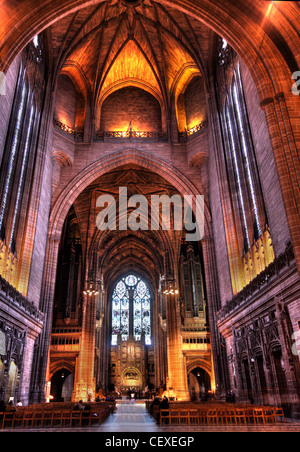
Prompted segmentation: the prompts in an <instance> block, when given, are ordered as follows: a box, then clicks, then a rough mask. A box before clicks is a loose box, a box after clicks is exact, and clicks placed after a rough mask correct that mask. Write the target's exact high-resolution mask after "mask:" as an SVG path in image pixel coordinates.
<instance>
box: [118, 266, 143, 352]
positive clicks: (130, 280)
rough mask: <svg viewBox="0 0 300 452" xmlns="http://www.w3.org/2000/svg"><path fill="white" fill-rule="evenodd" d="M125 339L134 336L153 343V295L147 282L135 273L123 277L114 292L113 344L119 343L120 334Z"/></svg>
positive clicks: (138, 339)
mask: <svg viewBox="0 0 300 452" xmlns="http://www.w3.org/2000/svg"><path fill="white" fill-rule="evenodd" d="M119 334H120V335H121V338H122V340H123V341H126V340H128V338H129V337H130V336H133V337H134V339H135V340H136V341H140V340H141V337H142V334H144V335H145V344H146V345H150V344H151V295H150V291H149V288H148V286H147V284H146V283H145V282H144V281H143V280H142V279H141V278H139V277H137V276H135V275H132V274H131V275H128V276H126V277H124V278H122V279H121V280H120V281H119V282H118V283H117V284H116V286H115V288H114V290H113V294H112V336H111V343H112V345H117V341H118V335H119Z"/></svg>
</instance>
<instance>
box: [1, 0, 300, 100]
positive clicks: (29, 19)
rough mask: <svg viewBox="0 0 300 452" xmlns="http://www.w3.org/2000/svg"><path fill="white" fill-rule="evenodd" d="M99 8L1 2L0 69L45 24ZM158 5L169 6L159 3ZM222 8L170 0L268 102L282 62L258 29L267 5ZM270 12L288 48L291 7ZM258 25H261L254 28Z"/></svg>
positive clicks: (78, 2) (78, 3) (73, 1)
mask: <svg viewBox="0 0 300 452" xmlns="http://www.w3.org/2000/svg"><path fill="white" fill-rule="evenodd" d="M99 3H100V2H99V1H97V0H87V1H83V0H69V1H68V2H64V3H61V2H59V0H54V1H49V0H44V1H42V2H40V4H39V6H38V7H37V6H36V4H35V3H34V1H33V0H23V1H22V2H19V4H18V9H17V10H16V9H15V10H14V9H13V8H11V6H10V5H9V2H8V1H6V2H4V3H3V5H2V13H3V15H2V17H3V19H2V21H1V28H0V29H1V33H0V62H1V69H2V70H4V71H6V70H7V69H8V67H9V65H10V64H11V62H12V61H13V60H14V58H15V57H16V56H17V55H18V53H19V52H20V51H21V50H22V49H23V48H24V47H25V46H26V44H27V43H28V42H29V41H30V40H31V39H32V38H33V37H34V36H35V35H36V34H38V33H40V32H41V31H42V30H44V29H45V28H47V27H48V26H49V25H50V24H52V23H55V22H56V21H57V20H59V19H61V18H63V17H65V16H67V15H68V14H70V13H72V12H75V11H78V10H80V9H82V8H84V7H86V6H91V5H97V4H99ZM162 3H169V2H168V1H167V0H162ZM226 3H227V4H226V5H225V6H227V8H226V7H224V5H223V4H221V3H220V2H218V1H217V0H215V1H213V2H210V1H208V0H205V1H204V2H201V1H200V0H196V1H193V2H192V1H190V0H175V1H173V2H172V6H174V7H175V8H178V9H180V10H182V11H184V12H186V13H187V14H189V15H192V16H193V17H195V18H196V19H198V20H200V21H201V22H204V23H205V24H206V25H207V26H208V27H210V28H211V29H213V30H214V31H215V32H217V33H218V34H220V35H221V36H223V37H224V38H225V39H226V40H227V41H228V43H229V44H230V45H231V46H232V47H233V48H234V49H235V50H236V51H237V53H239V54H240V55H243V58H244V60H245V62H246V64H247V66H248V67H249V69H250V71H251V72H252V75H253V77H254V79H255V81H256V83H257V85H260V89H259V90H258V91H259V93H260V94H261V95H262V98H265V97H268V95H267V93H268V90H270V89H271V87H274V91H275V93H276V92H280V91H281V88H280V75H279V74H278V71H279V72H280V73H282V70H281V66H282V63H283V61H284V60H283V58H282V56H281V54H280V52H279V50H278V48H277V47H276V46H275V45H274V44H273V43H272V41H271V39H270V38H269V37H268V36H267V35H266V34H265V33H264V29H263V27H264V26H265V25H266V24H265V22H267V21H268V13H269V11H268V6H269V5H262V3H261V2H259V1H255V2H252V3H251V11H249V9H248V5H247V3H248V2H246V0H244V1H243V2H240V3H239V4H236V2H234V1H227V2H226ZM274 8H275V9H276V14H277V16H276V22H275V20H274V22H275V24H276V25H275V26H274V25H273V28H274V29H275V30H276V29H277V28H279V27H278V26H280V24H281V21H282V20H283V21H284V22H285V25H286V26H288V27H289V30H288V37H289V42H290V43H292V41H293V37H294V38H295V35H296V30H295V29H293V24H295V22H294V21H295V19H296V16H297V11H296V7H294V8H293V7H292V6H290V7H289V10H288V15H287V17H286V16H285V15H284V14H282V12H281V11H280V8H279V7H278V6H276V5H274ZM289 19H290V20H289ZM258 23H260V25H259V26H258ZM268 25H269V24H268ZM265 28H266V27H265ZM298 58H299V57H298ZM270 94H271V92H270V91H269V95H270Z"/></svg>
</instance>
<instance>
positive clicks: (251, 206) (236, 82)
mask: <svg viewBox="0 0 300 452" xmlns="http://www.w3.org/2000/svg"><path fill="white" fill-rule="evenodd" d="M223 124H224V126H225V130H226V131H227V136H228V148H227V153H226V160H227V162H228V165H229V167H232V171H233V175H234V185H235V190H236V194H237V200H238V205H239V209H240V219H241V224H242V227H243V233H244V253H247V252H248V250H249V249H250V247H251V245H252V243H253V242H255V241H256V240H257V239H258V238H259V237H260V236H261V235H262V226H261V222H260V216H259V208H258V203H257V195H259V196H261V197H262V195H261V193H257V192H256V188H257V183H255V180H256V178H257V175H256V174H255V175H254V174H253V168H254V167H255V165H256V162H255V157H254V150H253V148H252V144H251V143H252V141H251V133H250V129H249V125H248V117H247V113H246V109H245V104H244V98H243V88H242V83H241V75H240V70H239V65H237V66H236V68H235V69H234V73H233V78H232V82H231V85H230V87H229V90H228V93H227V97H226V102H225V108H224V113H223ZM232 187H233V185H232Z"/></svg>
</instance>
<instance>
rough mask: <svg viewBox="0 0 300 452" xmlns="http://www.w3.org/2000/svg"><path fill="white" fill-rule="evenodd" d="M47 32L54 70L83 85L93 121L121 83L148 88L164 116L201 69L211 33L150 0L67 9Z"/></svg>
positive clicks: (108, 2)
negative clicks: (70, 12)
mask: <svg viewBox="0 0 300 452" xmlns="http://www.w3.org/2000/svg"><path fill="white" fill-rule="evenodd" d="M47 32H48V33H50V34H51V35H50V36H51V39H49V42H52V43H53V45H54V48H53V49H52V51H53V55H54V61H55V65H56V68H55V71H56V75H58V74H59V73H60V72H61V71H63V73H65V74H68V73H69V75H70V78H71V79H72V80H73V82H75V83H76V86H77V87H79V86H81V87H82V94H83V95H84V96H85V98H86V99H88V98H89V99H91V100H92V105H93V107H92V108H94V111H92V115H93V116H94V117H95V120H96V124H99V114H100V113H99V110H100V106H101V104H102V102H103V100H104V99H105V97H107V96H108V95H109V94H111V93H112V92H114V91H115V90H117V89H120V88H123V87H125V86H137V87H140V88H143V89H145V90H146V91H148V92H150V93H151V94H152V95H154V96H155V97H156V98H157V99H158V101H159V102H160V104H161V107H162V116H163V118H164V119H166V118H168V117H169V113H170V103H171V99H172V97H174V98H175V99H176V97H177V96H178V94H179V93H180V92H181V91H182V90H183V89H184V86H185V84H186V82H187V80H188V79H190V78H191V77H192V76H193V74H197V75H199V74H201V73H202V74H203V72H204V70H203V67H204V65H205V61H204V60H205V55H207V54H208V52H209V45H210V39H209V38H210V36H211V33H212V32H211V31H210V30H209V28H207V27H206V26H205V25H204V24H201V23H200V22H199V21H196V20H195V19H193V18H191V17H188V16H187V15H185V14H184V13H182V12H180V11H178V10H175V9H172V8H171V7H169V6H166V5H161V4H159V3H156V2H152V1H150V0H137V1H132V0H131V1H128V0H127V1H126V0H112V1H107V2H106V1H104V2H101V3H99V4H98V5H96V6H95V5H93V6H90V7H87V8H84V9H82V10H80V11H77V12H75V13H73V14H71V15H68V16H67V17H65V18H64V19H61V20H60V21H59V22H57V23H55V24H54V25H52V26H51V27H50V30H48V31H47ZM199 55H200V57H199ZM200 58H201V60H200ZM96 127H97V126H96Z"/></svg>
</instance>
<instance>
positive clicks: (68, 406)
mask: <svg viewBox="0 0 300 452" xmlns="http://www.w3.org/2000/svg"><path fill="white" fill-rule="evenodd" d="M89 405H90V410H83V409H80V410H76V409H74V406H75V404H74V403H64V402H61V403H59V402H58V403H45V404H34V405H29V406H27V407H17V409H16V410H15V411H11V410H8V411H4V412H0V428H1V429H11V428H18V429H26V428H36V427H45V428H52V427H53V428H60V427H84V426H91V425H100V424H101V423H102V422H104V421H105V420H106V419H107V418H108V417H109V416H110V414H112V413H113V412H114V408H115V404H114V403H111V402H97V403H96V402H95V403H89Z"/></svg>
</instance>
